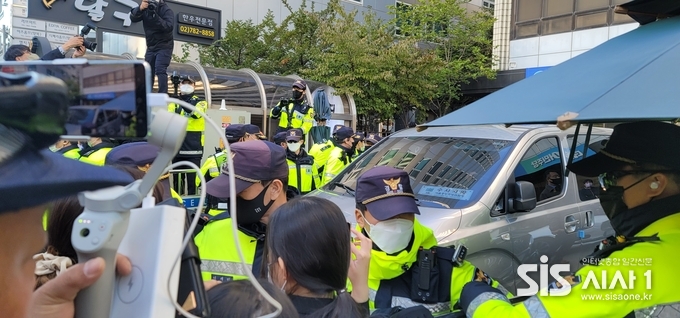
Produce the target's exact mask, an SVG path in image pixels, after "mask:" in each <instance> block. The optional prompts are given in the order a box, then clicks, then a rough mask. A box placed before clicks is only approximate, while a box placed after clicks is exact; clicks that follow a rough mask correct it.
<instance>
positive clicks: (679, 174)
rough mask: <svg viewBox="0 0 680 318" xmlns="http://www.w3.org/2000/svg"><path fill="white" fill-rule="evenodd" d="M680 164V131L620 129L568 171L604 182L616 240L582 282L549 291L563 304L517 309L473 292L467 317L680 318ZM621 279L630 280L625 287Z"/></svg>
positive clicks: (466, 296) (589, 260)
mask: <svg viewBox="0 0 680 318" xmlns="http://www.w3.org/2000/svg"><path fill="white" fill-rule="evenodd" d="M678 158H680V127H678V126H675V125H673V124H669V123H662V122H636V123H626V124H620V125H617V126H616V127H614V131H613V133H612V135H611V138H610V139H609V142H607V145H606V146H605V148H604V149H602V150H601V151H600V152H598V153H597V154H595V155H593V156H591V157H588V158H585V159H582V160H580V161H578V162H576V163H573V164H571V165H569V166H568V168H569V170H570V171H573V172H574V173H576V174H577V175H582V176H586V177H594V176H599V181H600V185H601V186H602V191H600V196H599V199H600V204H601V205H602V208H603V209H604V212H605V214H606V215H607V217H608V218H609V220H610V222H611V225H612V227H613V228H614V230H615V231H616V237H610V238H608V239H606V240H605V241H603V242H602V243H601V244H600V246H598V247H597V248H596V249H595V252H594V253H593V254H591V255H589V256H587V257H585V258H584V259H583V260H582V263H584V264H585V266H584V267H582V268H581V269H580V270H578V272H576V274H575V275H571V276H566V277H564V278H563V281H562V282H555V283H553V284H551V285H550V286H549V289H550V291H551V292H555V293H559V294H561V296H560V297H554V296H553V297H551V296H542V295H540V294H539V295H535V296H532V297H530V298H528V299H526V300H524V302H523V303H520V304H516V305H514V306H513V305H511V304H510V303H509V302H508V300H507V299H506V298H505V297H504V296H502V295H499V294H498V293H496V291H495V290H491V289H489V288H487V287H486V286H482V285H479V284H477V283H470V284H468V285H466V286H465V288H464V289H463V295H462V299H461V303H462V305H463V308H464V309H465V310H466V311H467V316H468V317H488V316H489V315H491V313H493V315H494V317H564V316H569V317H650V316H651V315H653V317H657V316H658V315H660V316H658V317H661V316H664V315H665V314H668V317H677V312H678V308H680V293H678V292H677V281H676V280H675V279H673V278H672V277H676V276H677V264H678V262H677V252H678V251H680V227H679V226H678V224H680V161H678ZM617 275H623V276H622V277H624V279H622V280H625V283H624V284H625V285H626V286H625V287H624V286H623V285H622V282H620V281H619V282H617V280H616V279H615V276H617ZM605 276H606V277H608V278H607V279H608V281H607V282H603V280H604V279H605V278H603V277H605ZM632 280H635V282H634V283H633V281H632ZM585 282H588V285H587V286H586V285H585ZM603 283H604V284H603ZM612 286H613V287H612ZM566 287H569V288H566ZM650 288H651V289H650ZM652 291H653V292H654V295H653V297H651V293H652ZM612 294H614V295H613V296H615V297H617V296H620V297H622V298H616V299H615V298H611V297H612ZM623 296H625V297H627V298H623ZM612 300H618V301H612Z"/></svg>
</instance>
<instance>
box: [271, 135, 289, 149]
mask: <svg viewBox="0 0 680 318" xmlns="http://www.w3.org/2000/svg"><path fill="white" fill-rule="evenodd" d="M286 136H288V132H287V131H282V132H280V133H276V135H274V138H272V142H273V143H275V144H277V145H281V147H283V149H288V144H287V143H286Z"/></svg>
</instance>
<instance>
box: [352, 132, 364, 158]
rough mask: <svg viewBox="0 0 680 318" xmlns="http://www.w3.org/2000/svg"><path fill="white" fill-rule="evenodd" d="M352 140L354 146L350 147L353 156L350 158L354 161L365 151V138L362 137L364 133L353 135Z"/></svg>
mask: <svg viewBox="0 0 680 318" xmlns="http://www.w3.org/2000/svg"><path fill="white" fill-rule="evenodd" d="M352 139H354V145H353V146H352V148H354V156H352V160H354V159H356V157H359V156H361V154H362V153H364V151H366V143H365V141H366V137H365V136H364V133H362V132H357V133H356V134H354V136H353V137H352Z"/></svg>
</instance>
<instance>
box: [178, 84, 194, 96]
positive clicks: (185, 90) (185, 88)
mask: <svg viewBox="0 0 680 318" xmlns="http://www.w3.org/2000/svg"><path fill="white" fill-rule="evenodd" d="M179 92H180V93H182V95H188V94H191V93H193V92H194V87H193V86H191V84H182V85H180V86H179Z"/></svg>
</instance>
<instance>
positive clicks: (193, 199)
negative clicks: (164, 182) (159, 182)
mask: <svg viewBox="0 0 680 318" xmlns="http://www.w3.org/2000/svg"><path fill="white" fill-rule="evenodd" d="M169 173H170V178H169V179H170V187H171V188H172V189H173V190H174V191H175V192H177V194H179V196H180V197H182V201H184V206H185V207H187V208H195V207H197V206H198V201H199V199H200V197H201V196H200V187H201V186H202V185H203V184H201V185H198V186H197V185H196V182H195V179H196V173H197V171H196V170H195V169H173V170H170V171H169ZM198 173H200V172H198ZM189 178H191V179H189ZM190 180H191V181H190ZM192 185H193V186H192ZM190 187H191V190H193V191H190Z"/></svg>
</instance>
